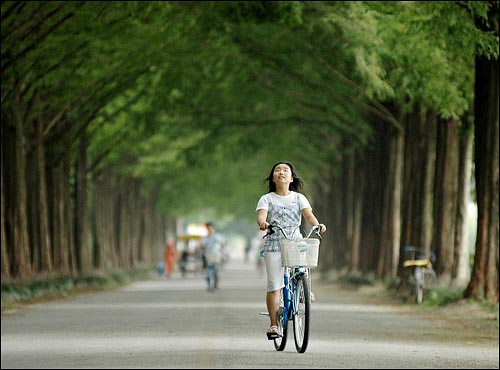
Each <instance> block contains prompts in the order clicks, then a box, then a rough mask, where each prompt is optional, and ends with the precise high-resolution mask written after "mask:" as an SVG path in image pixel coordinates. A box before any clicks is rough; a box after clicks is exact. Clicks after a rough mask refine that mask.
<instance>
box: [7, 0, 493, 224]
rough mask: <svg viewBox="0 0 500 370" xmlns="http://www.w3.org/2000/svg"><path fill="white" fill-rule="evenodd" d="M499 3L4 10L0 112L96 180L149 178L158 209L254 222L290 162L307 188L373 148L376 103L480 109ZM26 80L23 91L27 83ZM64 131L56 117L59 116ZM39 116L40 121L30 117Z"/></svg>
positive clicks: (38, 5)
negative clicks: (480, 62) (279, 165)
mask: <svg viewBox="0 0 500 370" xmlns="http://www.w3.org/2000/svg"><path fill="white" fill-rule="evenodd" d="M495 6H496V7H498V2H296V1H292V2H280V1H250V2H235V1H230V2H135V1H133V2H84V3H81V2H75V3H73V2H23V3H22V6H21V3H20V2H9V1H8V2H4V3H2V19H3V21H2V38H3V40H2V114H4V113H3V112H5V111H6V110H7V109H8V108H9V107H10V104H11V102H12V101H13V100H12V97H13V96H14V95H15V94H16V91H18V90H19V89H23V91H22V94H21V98H22V99H23V101H24V105H25V106H26V107H33V105H32V102H31V99H32V98H33V97H34V96H35V94H39V97H40V99H39V103H38V104H36V105H34V108H33V109H32V110H31V111H29V112H28V114H29V116H28V117H27V118H26V122H27V123H26V124H27V125H30V124H31V122H32V118H33V117H38V115H39V114H40V115H41V117H42V119H43V120H44V121H45V122H47V123H49V122H53V124H52V125H51V126H49V127H47V129H46V131H47V132H46V136H47V140H49V141H50V142H53V143H55V145H54V146H55V147H57V149H58V150H59V151H60V152H64V151H67V150H74V148H75V145H74V143H75V142H76V141H77V139H78V137H79V135H81V134H82V132H83V131H84V129H86V132H88V134H89V136H90V144H89V147H88V153H89V157H90V158H89V163H90V166H91V169H90V170H91V172H92V174H93V175H95V176H98V175H102V174H106V173H107V172H108V171H111V172H113V173H115V174H121V175H125V176H128V177H130V178H135V179H139V180H140V181H141V184H142V193H143V194H144V196H145V197H147V198H152V197H153V195H154V196H155V199H158V206H159V208H160V209H161V210H163V211H164V212H166V213H170V214H172V215H182V214H186V213H189V212H193V211H195V210H196V209H199V208H202V209H205V208H207V207H213V208H214V209H215V210H217V211H219V212H221V213H230V214H232V215H237V216H238V217H245V218H247V217H248V218H252V217H254V214H253V209H254V206H255V202H256V201H257V199H258V197H259V196H260V195H261V194H262V193H264V192H266V191H267V189H266V187H265V185H263V184H262V181H261V180H262V179H263V178H265V177H266V176H267V174H268V171H269V170H270V168H271V166H272V165H273V164H274V163H275V162H277V161H279V160H285V159H286V160H290V161H292V162H294V163H295V165H296V166H297V169H298V170H299V172H300V173H301V175H302V177H303V178H304V180H305V181H306V183H312V182H313V181H314V180H315V178H316V176H317V174H318V173H321V172H324V171H326V170H327V171H334V170H335V168H334V167H335V166H336V165H337V163H336V162H334V161H333V160H332V158H335V157H338V156H341V155H342V153H343V152H344V151H345V150H350V149H351V148H353V147H355V148H357V147H363V146H365V145H367V144H368V143H369V140H370V137H371V134H372V121H373V120H374V119H376V120H380V121H382V122H383V123H385V124H391V125H395V126H399V123H398V122H396V121H395V119H394V117H392V116H391V115H390V114H389V113H388V112H387V111H386V110H385V109H384V108H383V106H382V105H381V104H380V102H379V100H380V101H390V102H392V103H396V104H398V105H400V106H401V107H406V108H407V109H411V108H412V107H413V106H414V105H415V104H421V105H422V106H423V107H424V108H427V109H433V110H435V111H437V112H439V113H440V115H441V116H442V117H455V118H458V117H461V116H463V115H464V113H465V112H467V111H468V110H470V103H471V101H472V93H473V88H472V87H473V85H472V83H473V70H474V68H473V63H474V57H475V55H476V54H480V55H482V54H484V55H488V56H491V57H495V56H496V57H498V35H495V34H492V33H491V32H489V31H484V30H482V29H479V28H478V27H477V26H476V20H477V19H480V20H483V21H485V22H488V21H490V19H489V18H488V17H490V18H491V16H490V15H489V14H491V9H494V7H495ZM19 81H22V84H21V83H19ZM59 116H61V117H64V119H61V120H57V119H55V118H57V117H59ZM30 117H31V118H30Z"/></svg>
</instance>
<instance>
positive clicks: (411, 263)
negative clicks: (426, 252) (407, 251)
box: [403, 259, 431, 267]
mask: <svg viewBox="0 0 500 370" xmlns="http://www.w3.org/2000/svg"><path fill="white" fill-rule="evenodd" d="M430 263H431V261H429V260H428V259H424V260H407V261H404V262H403V267H411V266H422V267H427V266H429V265H430Z"/></svg>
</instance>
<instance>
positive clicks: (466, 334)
mask: <svg viewBox="0 0 500 370" xmlns="http://www.w3.org/2000/svg"><path fill="white" fill-rule="evenodd" d="M323 281H325V282H326V283H327V284H329V285H330V284H334V285H336V286H337V287H338V289H340V290H341V292H339V294H342V295H345V296H352V297H356V298H357V299H359V300H360V301H361V302H364V303H367V304H377V305H389V306H391V307H392V308H394V309H396V310H398V311H399V312H401V313H404V314H407V315H411V316H418V317H421V318H424V319H427V320H432V321H433V322H434V325H435V327H436V330H437V329H438V328H439V329H442V332H443V333H450V334H449V335H450V336H456V337H457V338H463V339H464V340H466V341H471V342H472V343H475V344H484V345H497V346H498V345H499V305H498V303H491V302H488V301H485V300H472V299H464V298H463V293H464V290H465V288H451V287H448V286H442V285H438V284H435V285H433V286H431V287H429V289H428V290H427V292H426V294H425V298H424V302H423V303H422V304H421V305H417V304H415V303H414V297H413V296H412V295H411V294H409V293H404V292H398V291H397V289H396V284H395V283H394V282H388V283H382V282H380V281H375V280H374V279H371V278H367V277H359V276H348V275H344V276H340V275H336V276H335V275H330V276H328V278H327V279H326V280H323ZM331 286H333V285H331ZM443 335H445V334H443ZM443 338H444V337H443ZM465 338H467V339H465ZM447 339H450V338H447Z"/></svg>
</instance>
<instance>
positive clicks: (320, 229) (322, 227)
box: [318, 224, 326, 233]
mask: <svg viewBox="0 0 500 370" xmlns="http://www.w3.org/2000/svg"><path fill="white" fill-rule="evenodd" d="M318 227H319V232H320V233H324V232H325V231H326V225H325V224H319V225H318Z"/></svg>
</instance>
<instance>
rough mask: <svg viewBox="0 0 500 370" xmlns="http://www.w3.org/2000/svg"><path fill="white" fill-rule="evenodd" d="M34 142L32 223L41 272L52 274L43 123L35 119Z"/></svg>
mask: <svg viewBox="0 0 500 370" xmlns="http://www.w3.org/2000/svg"><path fill="white" fill-rule="evenodd" d="M35 124H36V141H35V153H36V160H35V161H36V164H37V171H36V173H37V176H38V181H37V182H38V193H37V195H38V197H37V202H38V207H37V209H38V213H37V215H36V218H35V220H33V222H35V221H37V222H38V232H39V235H38V240H39V243H40V244H39V249H40V258H41V270H42V272H44V273H49V274H50V273H51V272H52V246H51V243H50V234H49V212H48V200H47V176H46V169H45V147H44V145H45V144H44V139H43V123H42V121H41V119H37V120H36V122H35Z"/></svg>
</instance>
